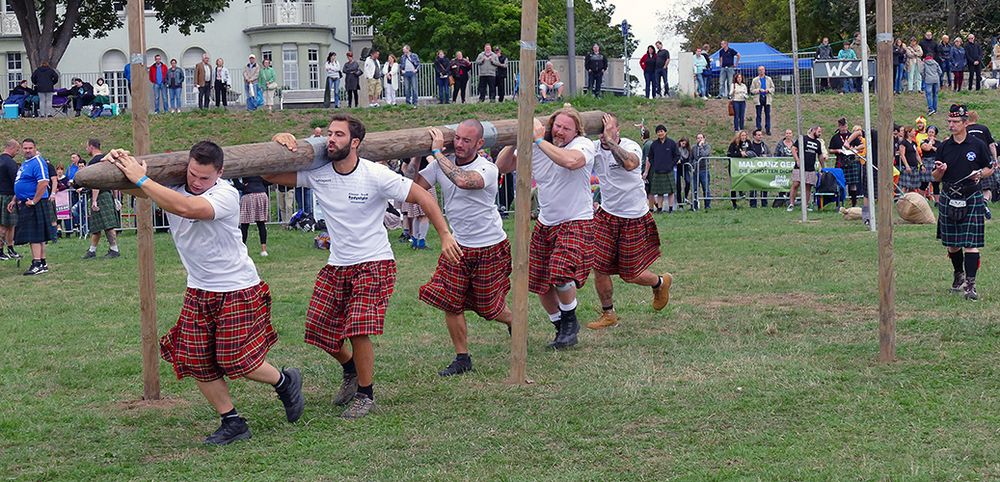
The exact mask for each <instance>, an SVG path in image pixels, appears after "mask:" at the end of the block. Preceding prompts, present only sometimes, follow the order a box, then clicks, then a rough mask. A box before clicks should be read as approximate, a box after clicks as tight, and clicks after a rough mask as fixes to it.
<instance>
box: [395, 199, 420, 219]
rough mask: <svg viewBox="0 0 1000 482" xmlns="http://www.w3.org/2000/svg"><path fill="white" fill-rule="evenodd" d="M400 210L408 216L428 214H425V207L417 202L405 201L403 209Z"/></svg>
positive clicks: (415, 216)
mask: <svg viewBox="0 0 1000 482" xmlns="http://www.w3.org/2000/svg"><path fill="white" fill-rule="evenodd" d="M399 212H401V213H403V215H405V216H406V217H408V218H419V217H420V216H426V215H425V214H424V208H422V207H420V205H419V204H416V203H408V202H404V203H403V209H400V210H399Z"/></svg>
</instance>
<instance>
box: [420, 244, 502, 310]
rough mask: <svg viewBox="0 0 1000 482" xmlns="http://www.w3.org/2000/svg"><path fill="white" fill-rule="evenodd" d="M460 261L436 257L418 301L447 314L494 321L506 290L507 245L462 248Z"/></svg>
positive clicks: (421, 288) (500, 308)
mask: <svg viewBox="0 0 1000 482" xmlns="http://www.w3.org/2000/svg"><path fill="white" fill-rule="evenodd" d="M461 248H462V260H461V261H460V262H459V263H458V264H455V263H452V262H450V261H448V260H447V259H445V257H444V256H441V257H440V258H438V266H437V270H436V271H434V274H433V275H432V276H431V280H430V281H428V282H427V284H425V285H423V286H421V287H420V301H423V302H424V303H427V304H428V305H431V306H433V307H435V308H438V309H440V310H444V311H446V312H448V313H462V312H464V311H465V310H472V311H475V312H476V313H477V314H478V315H479V316H482V317H483V318H486V319H487V320H495V319H496V317H497V316H500V313H501V312H502V311H503V308H504V306H505V305H506V303H507V301H506V298H507V292H509V291H510V271H511V259H510V242H508V241H507V240H506V239H505V240H503V241H501V242H499V243H497V244H494V245H493V246H487V247H485V248H467V247H465V246H462V247H461Z"/></svg>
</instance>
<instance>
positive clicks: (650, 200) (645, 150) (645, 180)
mask: <svg viewBox="0 0 1000 482" xmlns="http://www.w3.org/2000/svg"><path fill="white" fill-rule="evenodd" d="M639 131H641V133H642V158H641V162H640V163H639V172H640V173H642V174H641V175H642V189H643V190H644V191H645V192H646V204H647V205H649V209H650V210H653V209H656V199H655V198H654V197H653V193H652V191H650V187H649V177H648V176H646V175H645V172H646V166H647V165H648V164H649V149H650V148H651V147H653V141H652V140H651V139H650V138H649V129H647V128H646V126H644V125H641V124H640V125H639Z"/></svg>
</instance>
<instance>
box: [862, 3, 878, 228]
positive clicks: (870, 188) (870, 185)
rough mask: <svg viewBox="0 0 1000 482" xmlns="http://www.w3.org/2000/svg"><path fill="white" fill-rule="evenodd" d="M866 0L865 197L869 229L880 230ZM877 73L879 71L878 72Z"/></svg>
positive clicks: (864, 36) (863, 12)
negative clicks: (875, 209) (876, 212)
mask: <svg viewBox="0 0 1000 482" xmlns="http://www.w3.org/2000/svg"><path fill="white" fill-rule="evenodd" d="M865 1H866V0H858V16H859V17H861V20H860V23H861V30H859V31H860V32H861V96H862V97H863V98H864V101H865V157H867V159H865V174H867V176H865V177H866V178H867V179H866V180H865V184H866V186H865V189H866V191H865V196H866V198H867V199H866V201H867V202H868V216H869V221H868V228H869V229H871V230H872V231H875V230H876V229H878V220H877V219H875V218H876V217H875V216H872V215H871V212H872V211H871V210H872V208H873V207H874V206H872V203H874V202H875V166H873V165H872V159H874V156H872V152H874V151H873V150H872V99H871V95H869V92H868V77H869V72H868V5H867V4H866V3H865ZM876 72H877V70H876Z"/></svg>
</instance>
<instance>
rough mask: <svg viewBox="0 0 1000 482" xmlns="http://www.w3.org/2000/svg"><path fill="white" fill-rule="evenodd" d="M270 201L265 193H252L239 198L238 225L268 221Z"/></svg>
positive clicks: (269, 217)
mask: <svg viewBox="0 0 1000 482" xmlns="http://www.w3.org/2000/svg"><path fill="white" fill-rule="evenodd" d="M270 201H271V198H270V197H269V196H268V195H267V193H266V192H253V193H250V194H244V195H242V196H240V224H253V223H256V222H257V221H264V222H267V221H268V220H270V219H271V206H270Z"/></svg>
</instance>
